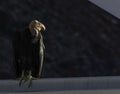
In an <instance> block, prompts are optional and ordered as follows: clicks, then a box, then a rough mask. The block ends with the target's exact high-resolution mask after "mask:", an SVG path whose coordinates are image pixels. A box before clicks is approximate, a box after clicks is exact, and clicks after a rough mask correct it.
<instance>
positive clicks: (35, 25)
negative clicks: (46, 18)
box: [29, 20, 45, 37]
mask: <svg viewBox="0 0 120 94" xmlns="http://www.w3.org/2000/svg"><path fill="white" fill-rule="evenodd" d="M29 30H30V32H31V34H32V36H34V37H38V33H39V32H40V31H41V30H45V26H44V25H43V24H42V23H41V22H39V21H38V20H33V21H31V22H30V24H29Z"/></svg>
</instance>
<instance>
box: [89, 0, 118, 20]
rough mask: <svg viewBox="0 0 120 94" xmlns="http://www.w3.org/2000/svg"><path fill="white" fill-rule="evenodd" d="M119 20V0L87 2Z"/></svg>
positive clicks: (93, 0) (92, 0)
mask: <svg viewBox="0 0 120 94" xmlns="http://www.w3.org/2000/svg"><path fill="white" fill-rule="evenodd" d="M89 1H91V2H93V3H94V4H96V5H98V6H99V7H101V8H102V9H104V10H106V11H108V12H109V13H111V14H112V15H114V16H116V17H118V18H119V19H120V0H89Z"/></svg>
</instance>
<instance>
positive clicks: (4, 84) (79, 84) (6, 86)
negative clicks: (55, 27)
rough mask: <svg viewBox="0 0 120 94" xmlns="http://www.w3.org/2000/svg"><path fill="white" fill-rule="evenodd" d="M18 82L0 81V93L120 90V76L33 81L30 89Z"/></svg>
mask: <svg viewBox="0 0 120 94" xmlns="http://www.w3.org/2000/svg"><path fill="white" fill-rule="evenodd" d="M18 82H19V81H18V80H0V93H3V92H4V93H5V92H9V93H10V92H11V93H15V92H19V93H20V92H57V91H61V92H62V91H83V90H87V91H88V90H110V89H118V90H119V89H120V76H113V77H109V76H108V77H81V78H79V77H78V78H49V79H40V80H34V81H33V85H32V87H30V88H28V83H25V84H24V85H22V86H21V87H19V86H18ZM16 94H17V93H16ZM29 94H30V93H29ZM36 94H37V93H36ZM46 94H47V93H46ZM50 94H51V93H50ZM61 94H62V93H61ZM76 94H77V93H76Z"/></svg>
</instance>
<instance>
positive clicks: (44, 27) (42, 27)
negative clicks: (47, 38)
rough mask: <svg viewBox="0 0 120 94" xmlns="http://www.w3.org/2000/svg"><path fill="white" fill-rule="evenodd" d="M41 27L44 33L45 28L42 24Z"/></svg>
mask: <svg viewBox="0 0 120 94" xmlns="http://www.w3.org/2000/svg"><path fill="white" fill-rule="evenodd" d="M41 27H42V28H43V30H44V31H45V29H46V28H45V26H44V25H43V24H42V23H41Z"/></svg>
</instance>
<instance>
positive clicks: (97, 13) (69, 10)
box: [0, 0, 120, 78]
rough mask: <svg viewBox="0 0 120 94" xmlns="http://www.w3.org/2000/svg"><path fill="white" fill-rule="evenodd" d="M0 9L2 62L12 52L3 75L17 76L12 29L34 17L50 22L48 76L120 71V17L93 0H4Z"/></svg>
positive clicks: (45, 70) (45, 69) (3, 65)
mask: <svg viewBox="0 0 120 94" xmlns="http://www.w3.org/2000/svg"><path fill="white" fill-rule="evenodd" d="M0 9H1V10H2V11H3V12H4V13H3V12H2V11H1V13H0V15H2V14H5V15H6V16H1V17H0V19H1V20H2V21H0V26H1V27H3V26H4V25H3V22H4V20H3V19H5V20H6V23H5V27H4V28H2V29H1V31H0V34H1V37H0V41H2V40H4V41H2V43H1V46H0V49H1V51H0V62H1V61H2V60H3V59H4V60H6V59H5V58H10V57H11V59H10V60H9V61H3V63H1V65H0V67H1V68H2V69H0V76H1V78H6V77H8V78H10V77H11V78H12V77H13V78H14V77H15V70H14V64H13V59H14V55H13V53H12V52H13V48H12V45H11V43H12V42H11V40H12V34H14V32H15V31H20V30H21V29H23V28H25V27H26V26H27V24H28V23H29V22H30V21H31V20H34V19H38V20H39V21H41V22H43V23H44V24H45V25H46V31H45V32H43V36H44V44H45V46H46V51H45V61H44V67H43V73H42V77H73V76H74V77H76V76H79V77H81V76H104V75H120V68H119V66H120V48H119V47H120V43H119V40H120V37H119V36H120V22H119V20H118V19H117V18H115V17H113V16H111V15H110V14H108V13H106V12H105V11H103V10H101V9H100V8H98V7H96V6H95V5H93V4H91V3H90V2H88V1H87V0H59V1H58V0H34V1H33V0H24V1H22V0H19V1H18V0H8V1H2V0H1V1H0ZM5 28H6V29H5ZM3 31H4V32H3ZM8 40H9V41H8ZM10 45H11V46H10ZM3 46H4V47H3ZM8 46H9V47H11V48H9V47H8ZM3 48H4V49H3ZM8 50H9V51H8ZM2 56H4V57H5V58H2ZM8 65H9V66H8ZM8 69H9V70H8ZM3 74H4V75H3ZM8 74H9V75H10V74H11V75H10V76H8Z"/></svg>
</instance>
